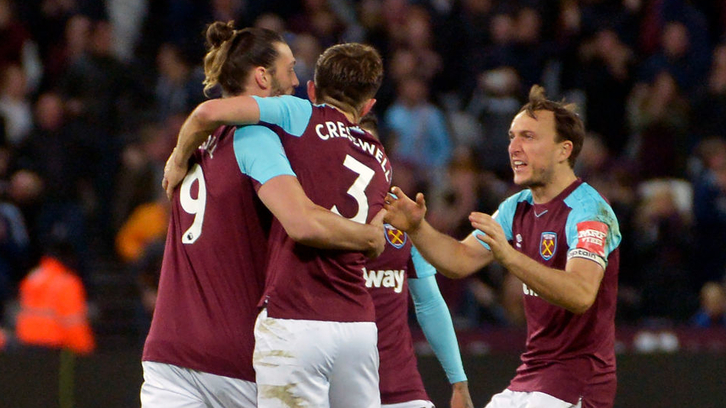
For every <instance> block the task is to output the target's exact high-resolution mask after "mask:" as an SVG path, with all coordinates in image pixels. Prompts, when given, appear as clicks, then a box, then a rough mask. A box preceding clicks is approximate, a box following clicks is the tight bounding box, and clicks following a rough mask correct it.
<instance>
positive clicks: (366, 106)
mask: <svg viewBox="0 0 726 408" xmlns="http://www.w3.org/2000/svg"><path fill="white" fill-rule="evenodd" d="M375 104H376V99H375V98H371V99H368V100H367V101H366V103H364V104H363V109H361V110H360V117H361V118H362V117H363V116H365V115H367V114H368V112H370V111H371V109H373V105H375Z"/></svg>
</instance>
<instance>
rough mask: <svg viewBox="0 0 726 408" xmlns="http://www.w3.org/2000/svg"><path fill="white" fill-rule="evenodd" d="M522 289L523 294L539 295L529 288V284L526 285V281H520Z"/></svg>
mask: <svg viewBox="0 0 726 408" xmlns="http://www.w3.org/2000/svg"><path fill="white" fill-rule="evenodd" d="M522 291H523V292H524V294H525V295H529V296H537V297H539V295H538V294H537V293H536V292H535V291H533V290H532V289H530V288H529V286H527V284H526V283H522Z"/></svg>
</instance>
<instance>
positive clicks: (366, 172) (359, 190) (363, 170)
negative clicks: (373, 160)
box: [330, 155, 376, 224]
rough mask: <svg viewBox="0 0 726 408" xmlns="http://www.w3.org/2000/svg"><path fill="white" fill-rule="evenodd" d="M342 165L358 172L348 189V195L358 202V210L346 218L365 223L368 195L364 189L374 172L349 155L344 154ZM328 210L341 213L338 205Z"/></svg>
mask: <svg viewBox="0 0 726 408" xmlns="http://www.w3.org/2000/svg"><path fill="white" fill-rule="evenodd" d="M343 166H345V167H347V168H349V169H351V170H353V171H354V172H355V173H356V174H358V177H357V178H356V179H355V181H354V182H353V185H352V186H350V188H349V189H348V195H350V196H351V197H353V198H354V199H355V201H356V203H358V212H357V213H356V214H355V215H354V216H353V217H352V218H348V219H349V220H351V221H355V222H359V223H361V224H365V223H366V220H367V218H368V197H367V196H366V193H365V191H366V188H368V184H369V183H370V182H371V180H372V179H373V176H374V175H375V174H376V172H375V171H373V170H372V169H371V168H370V167H368V166H366V165H365V164H363V163H361V162H359V161H358V160H356V159H354V158H353V157H352V156H350V155H345V161H343ZM330 211H332V212H334V213H336V214H338V215H341V214H340V212H339V211H338V207H337V206H335V205H334V206H333V208H331V209H330Z"/></svg>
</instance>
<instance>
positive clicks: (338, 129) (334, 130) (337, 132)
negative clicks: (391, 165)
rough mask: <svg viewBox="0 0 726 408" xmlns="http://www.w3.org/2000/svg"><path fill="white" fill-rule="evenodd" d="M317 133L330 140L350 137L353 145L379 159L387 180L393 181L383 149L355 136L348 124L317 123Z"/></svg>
mask: <svg viewBox="0 0 726 408" xmlns="http://www.w3.org/2000/svg"><path fill="white" fill-rule="evenodd" d="M356 128H357V127H356ZM357 129H358V128H357ZM315 133H316V134H317V135H318V137H319V138H320V139H322V140H329V139H331V138H338V137H343V138H346V139H348V140H349V141H350V142H351V143H353V146H355V147H357V148H359V149H360V150H362V151H363V152H365V153H367V154H369V155H371V156H373V157H374V158H375V159H376V161H378V163H379V164H380V165H381V169H382V170H383V174H384V175H385V176H386V181H388V182H390V181H391V170H390V169H386V164H388V158H386V157H385V156H384V153H383V150H381V148H380V147H378V146H376V145H375V144H373V143H370V142H367V141H365V140H362V139H360V138H358V137H356V136H353V135H352V134H351V133H350V128H349V127H348V126H346V125H345V123H343V122H332V121H326V122H325V123H321V124H317V125H315Z"/></svg>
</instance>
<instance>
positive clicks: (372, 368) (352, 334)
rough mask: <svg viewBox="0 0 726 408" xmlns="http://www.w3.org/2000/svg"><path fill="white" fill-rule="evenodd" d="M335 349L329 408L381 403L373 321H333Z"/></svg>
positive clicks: (368, 406)
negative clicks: (335, 340) (337, 347)
mask: <svg viewBox="0 0 726 408" xmlns="http://www.w3.org/2000/svg"><path fill="white" fill-rule="evenodd" d="M332 330H335V331H336V332H337V333H336V337H337V338H338V344H339V350H338V353H337V356H336V359H335V363H334V366H333V372H332V376H331V380H330V406H331V407H332V408H373V407H380V406H381V396H380V391H379V384H378V383H379V381H378V347H377V342H378V331H377V329H376V325H375V323H372V322H362V323H334V324H333V328H332Z"/></svg>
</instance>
